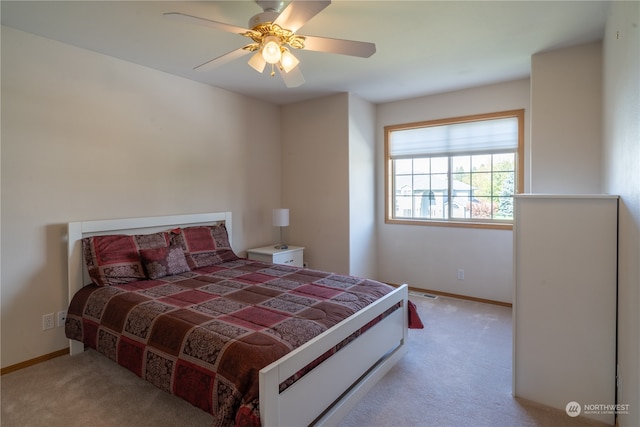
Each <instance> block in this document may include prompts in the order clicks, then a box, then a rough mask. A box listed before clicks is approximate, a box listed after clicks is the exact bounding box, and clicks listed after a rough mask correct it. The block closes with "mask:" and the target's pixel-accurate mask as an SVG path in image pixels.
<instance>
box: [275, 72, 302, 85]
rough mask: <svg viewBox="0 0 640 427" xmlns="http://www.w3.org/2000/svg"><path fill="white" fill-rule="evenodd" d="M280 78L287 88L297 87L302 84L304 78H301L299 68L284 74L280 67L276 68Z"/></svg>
mask: <svg viewBox="0 0 640 427" xmlns="http://www.w3.org/2000/svg"><path fill="white" fill-rule="evenodd" d="M276 68H277V69H278V71H279V72H280V75H281V76H282V80H284V84H285V85H286V86H287V87H298V86H300V85H302V84H303V83H304V77H303V76H302V71H300V67H296V68H294V69H293V70H291V71H289V72H288V73H285V72H284V70H282V69H281V68H280V67H276Z"/></svg>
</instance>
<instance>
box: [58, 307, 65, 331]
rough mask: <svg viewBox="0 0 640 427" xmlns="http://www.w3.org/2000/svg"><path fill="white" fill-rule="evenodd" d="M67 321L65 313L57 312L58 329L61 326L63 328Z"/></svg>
mask: <svg viewBox="0 0 640 427" xmlns="http://www.w3.org/2000/svg"><path fill="white" fill-rule="evenodd" d="M66 320H67V312H66V311H59V312H58V324H57V326H58V328H59V327H61V326H64V322H65V321H66Z"/></svg>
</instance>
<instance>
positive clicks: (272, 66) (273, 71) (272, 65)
mask: <svg viewBox="0 0 640 427" xmlns="http://www.w3.org/2000/svg"><path fill="white" fill-rule="evenodd" d="M274 67H275V65H274V64H271V74H270V75H271V77H273V76H275V75H276V71H275V68H274Z"/></svg>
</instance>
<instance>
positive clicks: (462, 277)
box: [458, 268, 464, 280]
mask: <svg viewBox="0 0 640 427" xmlns="http://www.w3.org/2000/svg"><path fill="white" fill-rule="evenodd" d="M458 280H464V269H462V268H459V269H458Z"/></svg>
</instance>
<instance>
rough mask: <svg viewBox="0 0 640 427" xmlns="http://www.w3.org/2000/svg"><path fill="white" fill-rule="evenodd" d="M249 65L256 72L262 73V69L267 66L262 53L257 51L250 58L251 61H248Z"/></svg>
mask: <svg viewBox="0 0 640 427" xmlns="http://www.w3.org/2000/svg"><path fill="white" fill-rule="evenodd" d="M249 65H250V66H251V68H253V69H254V70H256V71H257V72H259V73H262V72H263V71H264V67H266V66H267V61H265V60H264V58H263V57H262V52H259V51H258V52H256V53H254V54H253V55H252V56H251V59H249Z"/></svg>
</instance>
